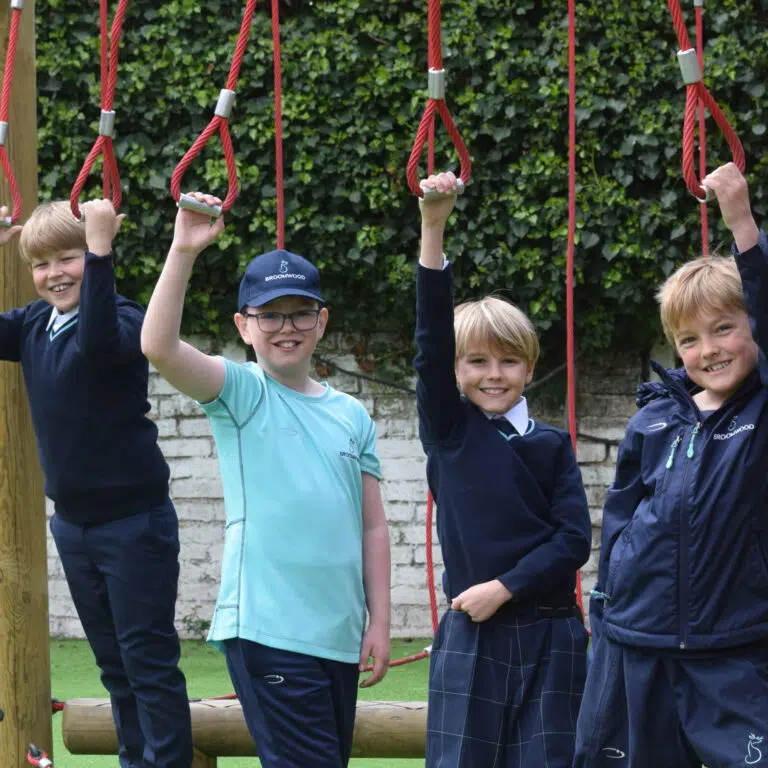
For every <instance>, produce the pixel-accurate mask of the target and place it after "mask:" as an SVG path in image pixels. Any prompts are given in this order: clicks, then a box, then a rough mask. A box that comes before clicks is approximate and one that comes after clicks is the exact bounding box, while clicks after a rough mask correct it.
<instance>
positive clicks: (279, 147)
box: [272, 0, 285, 250]
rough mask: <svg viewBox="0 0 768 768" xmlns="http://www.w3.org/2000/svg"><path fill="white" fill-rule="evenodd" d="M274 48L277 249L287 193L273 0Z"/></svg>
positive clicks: (275, 3)
mask: <svg viewBox="0 0 768 768" xmlns="http://www.w3.org/2000/svg"><path fill="white" fill-rule="evenodd" d="M272 48H273V51H274V56H273V61H274V63H273V69H274V82H275V192H276V195H277V247H278V249H279V250H282V249H283V248H285V191H284V180H283V75H282V56H281V53H280V0H272Z"/></svg>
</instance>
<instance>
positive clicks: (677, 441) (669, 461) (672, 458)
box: [666, 435, 683, 469]
mask: <svg viewBox="0 0 768 768" xmlns="http://www.w3.org/2000/svg"><path fill="white" fill-rule="evenodd" d="M682 442H683V438H682V437H681V436H680V435H678V436H677V437H676V438H675V439H674V442H673V443H672V447H671V448H670V449H669V458H668V459H667V464H666V467H667V469H672V465H673V464H674V462H675V451H676V450H677V446H678V445H680V443H682Z"/></svg>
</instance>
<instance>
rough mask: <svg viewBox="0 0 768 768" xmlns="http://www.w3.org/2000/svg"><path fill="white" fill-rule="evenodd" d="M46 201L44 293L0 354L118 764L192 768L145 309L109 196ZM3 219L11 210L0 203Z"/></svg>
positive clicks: (4, 237) (33, 241)
mask: <svg viewBox="0 0 768 768" xmlns="http://www.w3.org/2000/svg"><path fill="white" fill-rule="evenodd" d="M82 211H83V214H84V216H85V224H84V225H83V224H82V223H80V222H79V221H77V220H76V219H75V218H74V217H73V216H72V213H71V211H70V208H69V203H67V202H55V203H48V204H45V205H41V206H39V207H38V208H37V209H36V210H35V211H34V213H33V214H32V216H31V217H30V218H29V221H28V222H27V223H26V224H25V225H24V228H23V229H22V228H21V227H14V228H11V229H8V230H4V231H3V232H2V234H0V238H1V244H5V243H7V242H8V241H9V240H10V239H11V237H13V236H14V235H15V234H17V233H18V232H19V231H21V242H20V249H21V253H22V256H23V258H24V259H25V260H26V262H27V263H28V264H29V268H30V271H31V274H32V280H33V282H34V285H35V289H36V290H37V293H38V295H39V296H40V299H38V300H37V301H34V302H32V303H31V304H28V305H27V306H26V307H22V308H19V309H13V310H11V311H10V312H6V313H3V314H0V359H2V360H8V361H13V362H20V363H21V364H22V367H23V371H24V380H25V383H26V387H27V393H28V396H29V404H30V410H31V413H32V421H33V424H34V428H35V434H36V435H37V444H38V450H39V454H40V462H41V465H42V468H43V473H44V475H45V492H46V495H47V496H49V497H50V498H51V499H52V500H53V502H54V504H55V514H54V515H53V518H52V519H51V531H52V533H53V537H54V540H55V542H56V546H57V548H58V551H59V555H60V557H61V562H62V565H63V567H64V573H65V575H66V578H67V583H68V584H69V588H70V591H71V593H72V598H73V601H74V603H75V607H76V609H77V613H78V616H79V617H80V621H81V622H82V625H83V629H84V630H85V634H86V636H87V638H88V641H89V643H90V645H91V648H92V650H93V652H94V655H95V656H96V662H97V664H98V665H99V667H100V669H101V680H102V682H103V683H104V686H105V688H106V689H107V690H108V691H109V693H110V696H111V700H112V713H113V716H114V720H115V725H116V727H117V734H118V740H119V749H120V751H119V755H120V765H121V766H122V768H150V767H151V768H189V766H190V765H191V763H192V731H191V722H190V714H189V703H188V699H187V692H186V683H185V680H184V676H183V674H182V672H181V670H180V669H179V668H178V660H179V654H180V648H179V640H178V636H177V634H176V630H175V628H174V609H175V603H176V589H177V584H178V577H179V564H178V552H179V539H178V521H177V518H176V512H175V510H174V508H173V505H172V503H171V501H170V499H169V497H168V476H169V472H168V466H167V464H166V463H165V460H164V458H163V456H162V454H161V453H160V449H159V448H158V445H157V428H156V427H155V425H154V423H153V422H152V421H151V420H150V419H149V418H147V415H146V414H147V412H148V411H149V403H148V402H147V376H148V363H147V360H146V358H145V357H144V356H143V355H142V354H141V345H140V333H141V324H142V319H143V316H144V313H143V312H142V310H141V308H140V307H139V306H138V305H137V304H135V303H133V302H132V301H128V300H127V299H124V298H122V297H121V296H118V295H117V294H116V293H115V272H114V267H113V263H112V257H111V251H112V240H113V238H114V236H115V234H116V233H117V230H118V229H119V227H120V221H121V218H122V217H118V216H116V215H115V211H114V208H113V207H112V204H111V203H110V202H109V201H108V200H99V201H92V202H88V203H85V204H84V205H83V206H82ZM0 215H6V213H4V212H3V210H1V209H0Z"/></svg>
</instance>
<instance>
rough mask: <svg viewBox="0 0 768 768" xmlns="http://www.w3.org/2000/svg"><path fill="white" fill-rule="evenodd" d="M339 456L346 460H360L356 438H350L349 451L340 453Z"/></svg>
mask: <svg viewBox="0 0 768 768" xmlns="http://www.w3.org/2000/svg"><path fill="white" fill-rule="evenodd" d="M339 456H343V457H344V458H345V459H354V460H355V461H358V460H359V459H360V457H359V456H358V455H357V440H355V438H354V437H350V438H349V450H347V451H339Z"/></svg>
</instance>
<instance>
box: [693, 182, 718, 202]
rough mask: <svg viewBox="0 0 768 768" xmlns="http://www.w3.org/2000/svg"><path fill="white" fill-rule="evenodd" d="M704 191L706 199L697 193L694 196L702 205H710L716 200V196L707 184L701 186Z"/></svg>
mask: <svg viewBox="0 0 768 768" xmlns="http://www.w3.org/2000/svg"><path fill="white" fill-rule="evenodd" d="M701 188H702V190H704V197H699V196H698V195H697V194H696V193H695V192H694V193H693V196H694V197H695V198H696V199H697V200H698V201H699V202H700V203H709V202H711V201H712V200H714V199H715V197H716V195H715V193H714V192H713V191H712V188H711V187H708V186H707V185H706V184H702V185H701Z"/></svg>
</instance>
